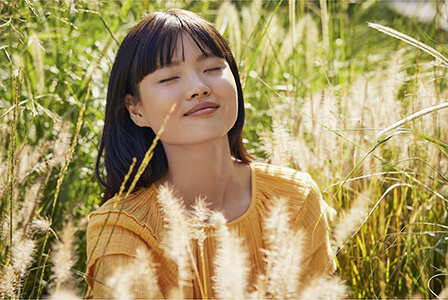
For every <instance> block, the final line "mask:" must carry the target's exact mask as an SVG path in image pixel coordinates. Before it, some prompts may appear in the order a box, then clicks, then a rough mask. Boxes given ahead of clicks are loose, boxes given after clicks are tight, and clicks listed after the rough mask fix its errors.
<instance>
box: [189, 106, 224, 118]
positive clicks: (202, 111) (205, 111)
mask: <svg viewBox="0 0 448 300" xmlns="http://www.w3.org/2000/svg"><path fill="white" fill-rule="evenodd" d="M217 109H218V107H207V108H203V109H200V110H197V111H195V112H192V113H191V114H188V115H186V117H196V116H209V115H211V114H213V113H214V112H215V111H216V110H217Z"/></svg>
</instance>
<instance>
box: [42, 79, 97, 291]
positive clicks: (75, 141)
mask: <svg viewBox="0 0 448 300" xmlns="http://www.w3.org/2000/svg"><path fill="white" fill-rule="evenodd" d="M90 87H91V85H89V86H88V88H87V91H86V95H85V98H84V101H83V105H82V106H81V109H80V111H79V116H78V121H77V123H76V131H75V135H74V137H73V141H72V144H71V146H70V149H69V152H68V155H67V159H66V163H65V165H64V168H62V169H61V171H60V172H59V178H58V181H57V184H56V192H55V195H54V198H53V205H52V209H51V214H50V224H52V223H53V214H54V211H55V208H56V203H57V201H58V198H59V192H60V189H61V185H62V182H63V181H64V177H65V174H66V173H67V170H68V167H69V165H70V161H71V159H72V156H73V154H74V152H75V147H76V145H77V144H78V136H79V133H80V131H81V127H82V124H83V122H84V112H85V111H86V107H87V99H89V96H90ZM50 232H51V231H50V230H47V233H46V234H45V240H44V242H43V246H42V253H44V251H45V247H46V244H47V241H48V238H49V237H50ZM50 251H51V250H49V252H48V253H47V255H46V256H45V259H44V263H43V265H42V270H41V274H40V280H39V288H38V292H37V298H39V297H40V296H41V294H42V290H43V285H42V282H44V280H43V278H44V275H45V267H46V265H47V260H48V258H49V256H50ZM39 262H40V260H39ZM39 265H40V263H39ZM36 278H37V277H36Z"/></svg>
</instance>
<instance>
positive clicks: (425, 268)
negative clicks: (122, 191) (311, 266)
mask: <svg viewBox="0 0 448 300" xmlns="http://www.w3.org/2000/svg"><path fill="white" fill-rule="evenodd" d="M416 4H420V5H421V6H420V7H419V8H418V10H419V11H420V12H423V11H424V9H423V5H429V6H428V7H427V8H426V9H427V11H430V12H433V18H431V19H430V20H429V21H424V20H422V19H419V18H417V17H412V16H404V15H403V14H399V13H397V12H396V10H394V9H393V2H392V1H379V0H367V1H338V0H328V1H325V0H320V1H294V0H289V1H288V0H284V1H277V0H276V1H206V0H204V1H194V0H183V1H181V0H179V1H143V0H139V1H137V0H136V1H132V0H122V1H113V0H110V1H91V0H80V1H74V0H59V1H57V0H54V1H53V0H46V1H32V0H26V1H14V0H8V1H5V0H0V195H1V203H0V206H1V207H0V220H1V221H0V223H1V228H0V234H1V239H0V261H1V269H0V270H1V271H0V297H1V298H42V297H46V296H48V295H54V294H55V293H57V292H59V291H60V290H63V289H64V290H70V291H72V292H74V293H76V294H77V295H78V296H82V295H83V293H84V292H85V289H86V283H85V282H84V278H83V274H84V271H85V267H86V253H85V229H86V224H87V215H88V214H89V213H90V212H91V211H93V210H95V209H96V208H98V206H99V203H100V201H101V194H102V191H101V188H100V186H99V184H98V182H97V181H96V180H95V176H94V164H95V160H96V156H97V151H98V147H99V142H100V134H101V130H102V125H103V111H104V105H105V98H106V89H107V83H108V75H109V72H110V69H111V66H112V63H113V59H114V55H115V53H116V51H117V49H118V45H119V43H120V41H121V40H122V39H123V37H124V36H125V35H126V33H127V32H128V31H129V29H130V28H131V27H132V26H133V25H134V24H135V23H136V22H137V21H138V20H139V19H140V18H141V17H142V16H143V14H144V13H145V12H146V11H154V10H159V9H166V8H170V7H177V8H184V9H188V10H192V11H194V12H196V13H199V14H201V15H202V16H204V17H205V18H206V19H209V20H211V21H213V22H214V23H215V24H216V26H217V28H218V29H219V30H220V31H221V32H222V33H223V34H224V36H225V37H226V38H227V39H228V40H229V42H230V44H231V48H232V50H233V51H234V55H235V58H236V60H237V62H238V64H239V68H240V74H241V77H242V79H243V84H244V94H245V101H246V116H247V118H246V127H245V131H244V135H245V143H246V146H247V148H248V149H249V150H250V152H251V153H253V154H255V155H257V156H259V157H261V158H264V159H266V160H267V161H270V162H272V163H275V164H279V165H284V166H289V167H293V168H296V169H298V170H301V171H306V172H309V173H310V174H311V175H312V176H313V178H314V179H315V180H316V182H317V183H318V185H319V186H320V188H321V190H322V191H323V196H324V199H325V200H326V201H327V202H328V203H331V205H332V207H334V208H335V209H336V211H337V213H338V216H337V220H336V222H335V223H334V224H333V226H332V230H331V235H332V243H333V247H334V251H335V256H336V260H337V264H338V270H337V272H336V273H337V274H338V276H339V277H340V278H342V279H343V280H344V281H345V284H346V285H347V286H348V287H349V289H350V292H349V294H348V295H347V297H349V298H356V299H361V298H376V297H378V298H388V299H391V298H410V297H414V296H421V297H424V298H436V297H437V295H439V296H440V297H442V296H444V297H448V292H447V290H446V287H447V283H448V278H447V275H448V272H447V252H448V214H447V202H448V104H447V103H448V100H447V99H448V91H447V70H448V69H447V67H448V60H447V59H446V58H445V57H444V56H448V54H447V53H448V51H447V50H448V48H447V46H446V45H448V32H447V31H448V29H447V16H448V5H446V3H445V1H440V0H439V1H428V2H424V1H420V2H416ZM425 7H426V6H425ZM368 22H370V23H373V25H371V26H369V24H368ZM374 24H380V25H384V26H388V27H390V28H393V29H395V30H397V31H398V32H401V33H403V34H406V35H407V36H409V37H412V38H413V39H415V42H412V41H410V40H409V38H408V37H405V36H401V37H400V38H396V37H392V36H391V33H390V32H389V34H386V33H384V32H383V31H388V29H382V28H381V27H377V26H376V25H374ZM373 27H376V28H373ZM378 29H380V30H378ZM389 31H390V30H389ZM406 40H407V41H406ZM412 44H414V45H412ZM417 46H418V47H417ZM444 289H445V290H444ZM441 293H443V295H442V294H441ZM316 296H318V295H316Z"/></svg>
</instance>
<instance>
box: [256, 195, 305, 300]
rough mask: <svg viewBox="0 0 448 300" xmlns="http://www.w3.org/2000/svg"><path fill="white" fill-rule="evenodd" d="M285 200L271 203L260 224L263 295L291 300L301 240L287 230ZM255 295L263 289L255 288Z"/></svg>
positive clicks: (297, 233)
mask: <svg viewBox="0 0 448 300" xmlns="http://www.w3.org/2000/svg"><path fill="white" fill-rule="evenodd" d="M287 202H288V200H287V199H285V198H276V199H273V200H272V204H271V207H270V209H269V212H268V217H267V218H266V220H265V222H264V229H265V233H264V238H265V243H266V248H267V249H264V252H265V253H266V263H267V267H266V275H265V286H264V290H265V295H266V296H267V297H273V298H295V297H297V293H298V290H299V288H301V287H300V285H299V279H300V272H301V268H300V264H301V262H302V259H303V257H302V247H303V245H302V244H303V236H304V234H303V233H302V231H301V230H293V229H292V227H291V215H290V212H289V211H288V209H289V206H288V203H287ZM257 290H258V291H263V288H260V287H258V288H257Z"/></svg>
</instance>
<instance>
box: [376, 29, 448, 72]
mask: <svg viewBox="0 0 448 300" xmlns="http://www.w3.org/2000/svg"><path fill="white" fill-rule="evenodd" d="M367 24H368V25H369V26H370V27H372V28H374V29H376V30H378V31H380V32H383V33H385V34H387V35H390V36H392V37H394V38H397V39H399V40H401V41H403V42H405V43H408V44H409V45H412V46H414V47H417V48H419V49H421V50H423V51H425V52H426V53H428V54H429V55H431V56H432V57H434V58H435V59H437V60H439V61H440V62H441V63H442V64H443V65H444V66H445V67H448V59H447V58H446V57H445V56H443V55H442V54H441V53H440V52H438V51H437V50H435V49H434V48H432V47H430V46H428V45H426V44H424V43H422V42H419V41H417V40H416V39H414V38H413V37H410V36H408V35H406V34H404V33H401V32H399V31H397V30H395V29H392V28H390V27H387V26H383V25H380V24H375V23H370V22H367Z"/></svg>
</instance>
